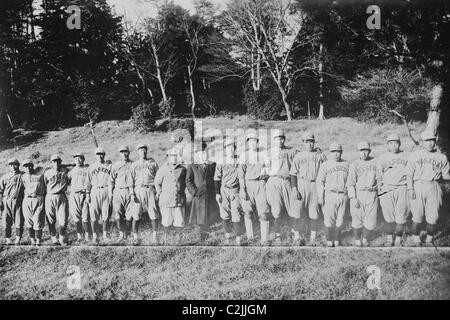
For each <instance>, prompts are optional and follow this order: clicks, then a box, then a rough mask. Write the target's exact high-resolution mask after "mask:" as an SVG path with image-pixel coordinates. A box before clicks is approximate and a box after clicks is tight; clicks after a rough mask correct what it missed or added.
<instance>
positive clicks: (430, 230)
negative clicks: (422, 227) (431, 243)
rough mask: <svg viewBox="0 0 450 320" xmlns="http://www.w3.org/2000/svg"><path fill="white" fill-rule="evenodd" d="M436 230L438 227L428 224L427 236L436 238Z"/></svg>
mask: <svg viewBox="0 0 450 320" xmlns="http://www.w3.org/2000/svg"><path fill="white" fill-rule="evenodd" d="M435 230H436V225H435V224H429V223H428V224H427V235H429V236H434V233H435Z"/></svg>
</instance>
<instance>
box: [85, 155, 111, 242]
mask: <svg viewBox="0 0 450 320" xmlns="http://www.w3.org/2000/svg"><path fill="white" fill-rule="evenodd" d="M95 155H96V157H97V162H96V163H94V164H93V165H92V166H91V167H90V169H89V172H88V173H89V187H90V190H89V193H90V195H91V202H90V204H89V217H90V220H91V227H92V230H93V232H94V233H95V232H96V230H98V222H101V223H102V231H103V241H106V240H108V223H109V218H110V211H109V210H110V207H111V198H110V196H109V194H108V186H109V184H110V181H111V162H110V161H105V150H104V149H103V148H100V147H99V148H96V149H95Z"/></svg>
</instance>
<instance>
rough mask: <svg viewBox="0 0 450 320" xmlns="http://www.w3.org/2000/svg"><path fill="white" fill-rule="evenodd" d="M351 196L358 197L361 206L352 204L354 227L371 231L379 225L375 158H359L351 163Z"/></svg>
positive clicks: (348, 181) (348, 185) (349, 175)
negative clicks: (357, 206)
mask: <svg viewBox="0 0 450 320" xmlns="http://www.w3.org/2000/svg"><path fill="white" fill-rule="evenodd" d="M347 189H348V195H349V198H350V199H352V198H356V199H357V200H358V201H359V203H360V207H359V208H356V207H354V206H353V205H350V213H351V216H352V228H354V229H360V228H363V227H364V228H365V229H367V230H369V231H372V230H374V229H375V227H376V225H377V212H378V196H377V195H378V194H377V162H376V160H375V159H374V158H372V157H368V158H367V159H366V160H361V159H358V160H356V161H354V162H352V163H351V164H350V168H349V174H348V179H347Z"/></svg>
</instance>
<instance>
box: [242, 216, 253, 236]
mask: <svg viewBox="0 0 450 320" xmlns="http://www.w3.org/2000/svg"><path fill="white" fill-rule="evenodd" d="M244 224H245V231H246V232H247V238H248V239H252V238H253V237H254V234H253V221H252V219H251V218H244Z"/></svg>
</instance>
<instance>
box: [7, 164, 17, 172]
mask: <svg viewBox="0 0 450 320" xmlns="http://www.w3.org/2000/svg"><path fill="white" fill-rule="evenodd" d="M9 170H10V171H11V172H17V171H19V165H18V164H17V163H11V164H10V165H9Z"/></svg>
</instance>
